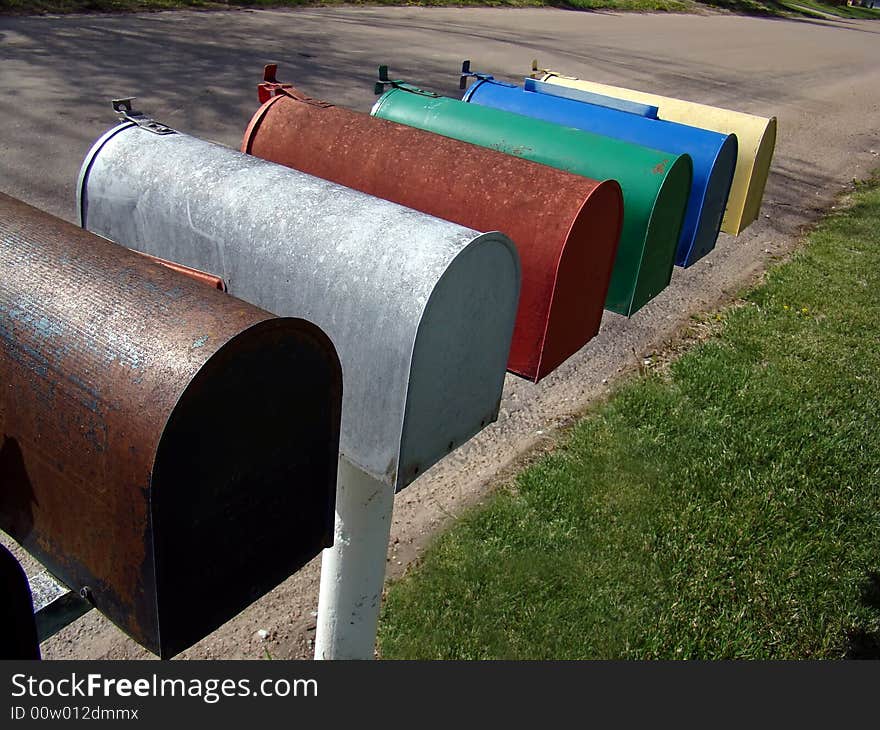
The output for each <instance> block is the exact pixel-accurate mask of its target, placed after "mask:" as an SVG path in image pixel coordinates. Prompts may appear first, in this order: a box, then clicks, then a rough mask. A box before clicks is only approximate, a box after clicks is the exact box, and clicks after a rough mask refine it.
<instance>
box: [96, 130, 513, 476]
mask: <svg viewBox="0 0 880 730" xmlns="http://www.w3.org/2000/svg"><path fill="white" fill-rule="evenodd" d="M129 117H130V118H131V119H136V120H137V121H130V120H128V121H124V122H123V123H121V124H120V125H118V126H117V127H115V128H114V129H112V130H110V131H109V132H108V133H107V134H105V135H104V136H103V137H102V138H101V139H100V140H98V142H97V143H96V144H95V145H94V147H93V148H92V149H91V151H90V152H89V153H88V155H87V157H86V159H85V161H84V163H83V166H82V170H81V174H80V184H79V209H80V216H81V222H82V225H83V226H84V227H85V228H88V229H89V230H92V231H94V232H96V233H100V234H101V235H103V236H106V237H107V238H110V239H111V240H114V241H117V242H118V243H121V244H123V245H125V246H129V247H131V248H134V249H136V250H139V251H143V252H145V253H148V254H151V255H155V256H159V257H161V258H164V259H169V260H171V261H176V262H178V263H181V264H184V265H186V266H192V267H194V268H197V269H200V270H202V271H206V272H210V273H212V274H215V275H217V276H219V277H220V278H221V279H223V281H225V282H226V284H227V287H228V291H229V293H230V294H232V295H234V296H237V297H240V298H242V299H244V300H246V301H249V302H251V303H253V304H255V305H257V306H260V307H263V308H264V309H267V310H269V311H271V312H274V313H276V314H279V315H283V316H297V317H303V318H305V319H308V320H309V321H311V322H314V323H316V324H317V325H318V326H319V327H321V328H322V329H323V330H324V331H325V332H327V334H328V335H329V336H330V338H331V340H332V341H333V343H334V345H335V346H336V350H337V352H338V353H339V358H340V361H341V362H342V370H343V376H344V378H345V391H344V398H343V418H342V435H341V442H340V452H341V455H342V456H343V457H345V458H346V459H348V461H350V462H351V463H352V464H353V465H354V466H355V467H357V468H358V469H360V470H361V471H363V472H365V473H366V474H367V475H368V476H370V477H372V478H374V479H376V480H378V481H380V482H382V483H385V484H387V485H390V486H392V487H395V488H397V489H401V488H403V487H404V486H406V485H407V484H408V483H409V482H411V481H412V480H413V479H414V478H416V476H418V475H419V474H420V473H422V472H423V471H425V470H426V469H427V468H428V467H430V466H431V465H432V464H433V463H434V462H435V461H437V460H438V459H440V458H441V457H442V456H444V455H445V454H447V453H448V452H450V451H452V450H453V449H455V448H456V447H457V446H459V445H460V444H462V443H463V442H465V441H467V440H468V439H469V438H471V437H472V436H473V435H474V434H475V433H477V432H478V431H480V430H481V429H482V428H483V427H484V426H486V425H487V424H489V423H490V422H491V421H493V420H494V419H495V417H496V415H497V412H498V406H499V402H500V399H501V389H502V385H503V382H504V373H505V365H506V363H507V357H508V353H509V350H510V340H511V334H512V332H513V323H514V317H515V314H516V307H517V297H518V294H519V278H520V273H519V259H518V256H517V253H516V249H515V248H514V246H513V244H512V243H511V242H510V240H509V239H508V238H507V237H506V236H504V235H503V234H500V233H497V232H489V233H478V232H476V231H474V230H471V229H469V228H465V227H463V226H459V225H456V224H454V223H450V222H448V221H444V220H440V219H438V218H434V217H432V216H429V215H425V214H424V213H420V212H417V211H414V210H411V209H409V208H404V207H402V206H400V205H396V204H394V203H390V202H388V201H384V200H379V199H378V198H375V197H372V196H370V195H366V194H364V193H361V192H357V191H355V190H351V189H349V188H345V187H342V186H341V185H337V184H335V183H332V182H328V181H326V180H321V179H319V178H317V177H313V176H311V175H307V174H305V173H302V172H298V171H296V170H291V169H288V168H286V167H282V166H281V165H276V164H273V163H271V162H266V161H265V160H260V159H257V158H255V157H252V156H250V155H245V154H242V153H241V152H237V151H234V150H230V149H228V148H226V147H222V146H220V145H217V144H212V143H210V142H206V141H203V140H200V139H196V138H194V137H191V136H189V135H186V134H182V133H179V132H174V131H172V130H168V129H167V127H160V129H159V131H157V130H156V127H155V123H154V122H147V121H142V120H141V119H140V118H139V117H137V116H136V115H134V114H129Z"/></svg>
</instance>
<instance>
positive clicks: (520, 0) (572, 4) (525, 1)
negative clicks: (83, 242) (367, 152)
mask: <svg viewBox="0 0 880 730" xmlns="http://www.w3.org/2000/svg"><path fill="white" fill-rule="evenodd" d="M346 4H347V5H430V6H483V7H485V6H489V7H542V6H547V7H559V8H569V9H574V10H619V11H635V12H657V11H661V12H663V11H668V12H694V11H699V9H700V8H705V7H707V6H708V7H711V8H720V9H723V10H730V11H732V12H735V13H743V14H747V15H770V16H785V15H800V16H808V17H809V16H813V17H816V16H817V14H816V13H815V11H816V10H818V11H822V12H825V13H828V14H833V15H839V16H841V17H853V18H878V17H880V9H876V10H871V9H868V8H850V7H847V6H845V5H844V6H842V7H841V6H832V5H826V4H825V3H823V2H821V1H820V0H804V1H803V2H801V1H800V0H225V1H224V0H219V1H218V0H0V15H2V14H28V13H77V12H133V11H149V10H170V9H175V8H198V9H208V10H211V9H213V10H217V9H224V8H234V7H252V8H260V7H296V6H303V5H308V6H316V5H325V6H326V5H346Z"/></svg>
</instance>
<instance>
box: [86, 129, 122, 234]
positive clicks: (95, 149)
mask: <svg viewBox="0 0 880 730" xmlns="http://www.w3.org/2000/svg"><path fill="white" fill-rule="evenodd" d="M135 126H137V125H136V124H135V123H134V122H122V123H121V124H117V125H116V126H115V127H113V128H112V129H109V130H107V131H106V132H105V133H104V134H102V135H101V136H100V137H99V138H98V140H97V142H95V144H93V145H92V146H91V149H89V151H88V153H86V156H85V158H84V159H83V163H82V165H80V168H79V175H78V176H77V179H76V180H77V182H76V215H77V223H78V225H79V226H80V228H86V220H87V218H88V198H87V196H86V186H87V185H88V179H89V170H90V169H91V167H92V162H94V160H95V158H96V157H97V156H98V153H99V152H100V151H101V149H102V148H103V147H104V145H105V144H107V142H108V141H109V140H110V139H111V138H112V137H115V136H116V135H117V134H119V133H120V132H121V131H123V130H124V129H129V128H131V127H135Z"/></svg>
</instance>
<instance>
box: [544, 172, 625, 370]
mask: <svg viewBox="0 0 880 730" xmlns="http://www.w3.org/2000/svg"><path fill="white" fill-rule="evenodd" d="M622 225H623V193H622V192H621V189H620V184H619V183H618V182H617V181H616V180H605V181H603V182H599V183H597V184H596V185H595V187H594V188H593V190H592V192H591V193H590V194H589V195H588V196H587V197H586V199H585V200H584V202H583V205H581V207H580V209H579V210H578V212H577V215H576V216H575V218H574V220H573V221H572V223H571V227H570V228H569V230H568V234H567V235H566V239H565V245H564V247H563V248H562V251H561V252H560V255H559V261H558V262H557V266H556V279H555V282H554V287H553V298H552V300H551V303H550V312H549V316H548V317H547V329H546V332H545V335H544V344H543V348H542V356H541V362H540V364H539V367H538V370H537V373H536V375H535V377H534V378H533V379H534V381H535V382H538V381H539V380H540V379H541V378H543V377H545V376H546V375H548V374H549V373H551V372H552V371H553V370H555V369H556V368H557V367H558V366H559V365H561V364H562V363H563V362H564V361H565V360H567V359H568V358H569V357H571V356H572V355H573V354H574V353H575V352H577V351H578V350H580V349H581V348H582V347H583V346H584V345H585V344H586V343H587V342H588V341H589V340H591V339H592V338H593V337H595V336H596V334H597V333H598V332H599V325H600V323H601V322H602V312H603V311H604V307H605V298H606V296H607V295H608V286H609V283H610V280H611V271H612V269H613V268H614V260H615V257H616V255H617V246H618V243H619V241H620V230H621V226H622Z"/></svg>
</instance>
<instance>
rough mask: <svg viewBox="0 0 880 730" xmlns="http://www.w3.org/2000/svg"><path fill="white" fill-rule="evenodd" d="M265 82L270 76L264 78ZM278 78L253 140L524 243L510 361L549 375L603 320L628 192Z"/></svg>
mask: <svg viewBox="0 0 880 730" xmlns="http://www.w3.org/2000/svg"><path fill="white" fill-rule="evenodd" d="M262 86H263V87H264V88H261V93H262V92H264V91H266V90H267V89H266V88H265V87H268V86H269V85H268V84H264V85H262ZM278 86H279V88H274V89H273V90H271V91H270V92H269V93H270V94H271V93H275V94H277V95H276V96H274V97H272V98H270V99H269V100H268V101H267V102H266V103H265V104H264V105H263V106H262V107H260V109H259V110H258V111H257V112H256V113H255V114H254V117H253V119H252V120H251V122H250V124H249V125H248V128H247V131H246V132H245V135H244V140H243V142H242V151H244V152H249V153H251V154H253V155H256V156H258V157H262V158H264V159H267V160H271V161H273V162H279V163H281V164H284V165H288V166H290V167H294V168H296V169H298V170H301V171H302V172H307V173H309V174H312V175H317V176H319V177H322V178H325V179H328V180H332V181H333V182H336V183H340V184H342V185H347V186H350V187H352V188H356V189H358V190H361V191H363V192H366V193H370V194H371V195H376V196H378V197H381V198H384V199H386V200H391V201H393V202H395V203H400V204H402V205H406V206H409V207H411V208H415V209H417V210H421V211H424V212H426V213H430V214H431V215H436V216H438V217H440V218H445V219H447V220H451V221H454V222H456V223H460V224H463V225H466V226H469V227H471V228H475V229H477V230H502V231H504V233H506V234H507V235H509V236H510V237H511V238H512V239H513V241H514V243H516V245H517V248H518V250H519V253H520V259H521V262H522V272H523V273H522V278H523V281H522V292H521V295H520V301H519V308H518V312H517V320H516V326H515V328H514V334H513V343H512V346H511V350H510V357H509V360H508V369H509V370H511V371H513V372H515V373H517V374H518V375H522V376H524V377H528V378H531V379H532V380H535V381H537V380H540V379H541V378H542V377H544V376H545V375H547V374H548V373H550V372H552V370H553V369H554V368H556V367H557V366H558V365H559V364H561V363H562V362H563V361H564V360H565V359H566V358H568V357H569V356H570V355H572V354H573V353H574V352H576V351H577V350H579V349H580V348H581V347H583V345H584V344H585V343H586V342H587V341H588V340H589V339H590V338H592V337H593V336H594V335H595V334H596V333H597V332H598V330H599V323H600V321H601V318H602V309H603V306H604V302H605V296H606V294H607V291H608V282H609V280H610V276H611V268H612V265H613V263H614V256H615V253H616V251H617V241H618V238H619V236H620V226H621V221H622V215H623V213H622V207H623V201H622V198H621V193H620V187H619V185H618V184H617V183H616V182H614V181H611V180H609V181H605V182H601V183H600V182H596V181H595V180H589V179H587V178H584V177H581V176H579V175H572V174H569V173H566V172H563V171H561V170H556V169H554V168H551V167H547V166H546V165H539V164H537V163H534V162H529V161H528V160H523V159H520V158H517V157H512V156H510V155H505V154H503V153H501V152H496V151H494V150H488V149H485V148H483V147H477V146H475V145H470V144H466V143H464V142H459V141H457V140H454V139H449V138H447V137H439V136H437V135H435V134H431V133H429V132H424V131H422V130H420V129H414V128H412V127H406V126H403V125H401V124H394V123H393V122H387V121H385V120H383V119H377V118H375V117H371V116H369V115H367V114H361V113H358V112H353V111H349V110H346V109H340V108H338V107H335V106H333V105H331V104H327V103H325V102H316V101H315V100H314V99H308V98H307V97H303V96H302V95H301V94H300V93H299V92H297V91H296V90H295V89H293V88H292V87H289V86H287V87H284V88H280V85H278Z"/></svg>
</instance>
